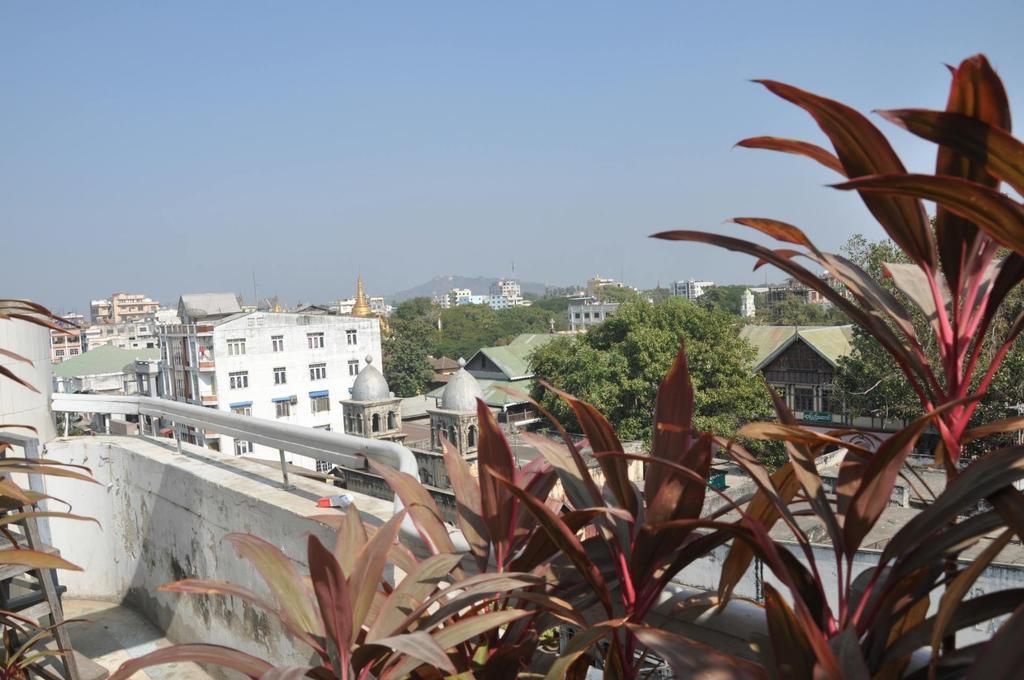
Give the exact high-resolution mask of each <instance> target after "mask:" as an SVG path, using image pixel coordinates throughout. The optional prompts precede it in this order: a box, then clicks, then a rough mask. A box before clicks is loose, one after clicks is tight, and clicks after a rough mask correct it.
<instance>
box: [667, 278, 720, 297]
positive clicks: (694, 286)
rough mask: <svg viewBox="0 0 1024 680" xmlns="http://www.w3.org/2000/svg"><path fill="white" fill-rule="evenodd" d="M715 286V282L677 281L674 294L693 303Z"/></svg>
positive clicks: (673, 288) (673, 286) (673, 289)
mask: <svg viewBox="0 0 1024 680" xmlns="http://www.w3.org/2000/svg"><path fill="white" fill-rule="evenodd" d="M714 285H715V282H714V281H694V280H693V279H688V280H686V281H676V282H675V283H673V284H672V294H673V295H678V296H679V297H683V298H686V299H687V300H690V301H691V302H692V301H693V300H696V299H697V298H699V297H700V296H701V295H703V294H704V293H705V292H707V290H708V288H713V287H714Z"/></svg>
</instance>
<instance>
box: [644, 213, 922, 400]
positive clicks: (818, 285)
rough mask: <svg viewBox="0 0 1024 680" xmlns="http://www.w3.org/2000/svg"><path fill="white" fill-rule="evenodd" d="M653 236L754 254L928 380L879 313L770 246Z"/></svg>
mask: <svg viewBox="0 0 1024 680" xmlns="http://www.w3.org/2000/svg"><path fill="white" fill-rule="evenodd" d="M653 238H660V239H665V240H668V241H692V242H696V243H707V244H710V245H714V246H718V247H720V248H725V249H726V250H731V251H734V252H740V253H746V254H747V255H753V256H754V257H757V258H758V259H760V260H764V261H765V262H767V263H769V264H772V265H774V266H775V267H777V268H779V269H781V270H782V271H784V272H786V273H787V274H789V275H790V276H792V277H793V278H794V279H796V280H797V281H799V282H800V283H803V284H804V285H806V286H807V287H808V288H811V289H812V290H815V291H817V292H818V293H820V294H821V296H822V297H823V298H825V299H826V300H828V301H829V302H831V303H832V304H833V305H834V306H835V307H836V309H838V310H840V311H841V312H843V313H844V314H846V316H847V317H849V318H850V320H851V321H853V322H855V323H858V324H860V325H861V326H863V327H864V328H865V329H866V330H868V331H870V332H871V334H872V336H873V337H874V338H875V339H876V340H878V342H879V343H880V344H881V345H882V346H883V347H884V348H885V349H886V350H887V351H888V352H889V354H890V355H892V357H893V359H895V360H896V362H897V363H898V364H899V365H900V367H901V368H902V369H903V370H904V372H905V373H906V374H908V375H909V376H916V377H917V379H918V381H919V383H920V384H918V383H915V382H913V380H911V386H912V387H914V388H915V389H916V390H919V391H920V389H921V386H922V385H925V386H926V385H927V384H928V383H929V381H928V379H927V378H928V376H930V375H931V369H930V368H929V367H928V366H927V365H926V363H925V362H924V360H923V358H922V357H919V356H917V355H916V354H915V353H914V352H913V350H912V349H911V348H910V347H908V346H907V345H906V344H905V341H904V340H902V339H901V338H899V337H898V336H897V335H896V334H895V333H894V332H893V330H892V329H891V328H889V325H888V324H887V323H885V322H884V321H883V320H882V319H881V318H880V317H878V316H876V314H873V313H868V312H865V311H864V310H862V309H861V308H860V307H858V306H857V305H855V304H853V303H852V302H850V301H849V300H847V299H846V298H845V297H843V296H842V295H841V294H840V293H839V292H837V291H836V290H834V289H833V288H832V287H831V286H830V285H828V283H826V282H824V281H822V280H821V279H820V278H818V276H816V275H815V274H814V273H812V272H811V271H809V270H808V269H806V268H805V267H802V266H800V265H799V264H796V263H795V262H794V261H793V260H791V259H789V258H786V257H781V256H779V255H778V254H777V253H775V252H774V251H772V250H771V249H769V248H765V247H764V246H761V245H758V244H756V243H752V242H750V241H744V240H743V239H738V238H733V237H731V236H723V235H721V234H713V233H709V232H703V231H686V230H675V231H665V232H661V233H658V234H654V235H653Z"/></svg>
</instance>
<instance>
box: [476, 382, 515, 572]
mask: <svg viewBox="0 0 1024 680" xmlns="http://www.w3.org/2000/svg"><path fill="white" fill-rule="evenodd" d="M476 413H477V420H478V421H479V423H480V441H479V443H478V445H477V461H478V469H479V471H480V509H481V512H482V514H483V520H484V522H485V523H486V524H487V528H488V531H489V533H490V539H491V545H492V546H493V547H494V552H495V558H496V559H497V563H498V565H499V568H501V567H502V566H504V564H505V562H506V561H507V560H508V558H509V552H510V550H509V549H510V546H511V542H512V533H513V532H514V531H515V528H516V526H517V524H518V517H517V514H518V513H517V510H518V509H517V508H516V506H515V503H514V502H513V498H512V495H511V494H510V493H509V492H508V491H507V490H506V489H505V488H504V487H503V486H502V485H501V483H499V482H498V479H508V480H514V479H515V477H516V462H515V458H514V457H513V456H512V450H511V449H509V447H508V442H507V441H505V435H504V434H502V432H501V428H500V427H499V426H498V423H497V421H495V419H494V415H492V414H491V410H490V409H489V408H488V407H487V404H485V403H484V401H483V400H482V399H477V404H476Z"/></svg>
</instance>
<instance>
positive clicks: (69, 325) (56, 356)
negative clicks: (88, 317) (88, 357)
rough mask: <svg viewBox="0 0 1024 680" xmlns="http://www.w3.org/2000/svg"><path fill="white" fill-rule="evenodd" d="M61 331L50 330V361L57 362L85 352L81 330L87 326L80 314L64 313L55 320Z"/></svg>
mask: <svg viewBox="0 0 1024 680" xmlns="http://www.w3.org/2000/svg"><path fill="white" fill-rule="evenodd" d="M54 323H56V324H57V325H58V326H60V327H61V328H63V329H64V330H63V331H58V330H50V361H51V362H53V363H55V364H59V363H61V362H62V361H65V360H66V359H70V358H71V357H76V356H79V355H80V354H82V353H83V352H85V343H84V341H83V332H84V331H85V327H86V326H87V324H86V322H85V317H84V316H82V315H81V314H66V315H65V316H63V317H61V318H60V319H59V320H57V321H55V322H54Z"/></svg>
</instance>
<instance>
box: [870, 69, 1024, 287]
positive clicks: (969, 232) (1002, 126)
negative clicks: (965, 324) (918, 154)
mask: <svg viewBox="0 0 1024 680" xmlns="http://www.w3.org/2000/svg"><path fill="white" fill-rule="evenodd" d="M946 111H947V112H948V113H946V114H939V115H940V116H943V115H945V116H953V117H956V118H961V120H959V121H947V124H943V123H941V122H939V121H936V120H934V118H932V117H926V118H925V119H924V120H920V119H918V120H915V118H916V117H915V116H914V115H913V114H911V116H910V117H909V118H904V117H903V116H900V115H899V113H900V112H897V111H890V112H884V111H883V112H881V114H882V116H883V117H885V118H887V119H889V120H890V121H893V122H895V123H896V124H897V125H902V126H903V127H905V128H907V129H908V130H909V131H910V132H912V133H914V134H917V135H919V136H921V137H924V138H925V139H930V140H931V141H933V142H937V143H938V144H939V145H940V146H939V152H938V156H937V158H936V162H935V174H936V175H947V176H950V177H961V178H963V179H967V180H971V181H973V182H978V183H980V184H985V185H987V186H990V187H992V188H993V189H995V188H997V186H998V182H997V181H996V180H995V178H994V177H993V175H995V176H998V175H997V174H996V173H992V175H990V174H989V173H987V172H986V166H987V165H989V164H990V163H991V160H990V154H986V153H985V150H984V147H985V146H986V145H985V143H984V142H985V139H986V137H985V136H984V135H985V132H984V128H986V127H988V126H989V125H991V126H993V127H994V128H995V129H996V131H998V132H999V133H1001V134H1004V135H1005V136H1007V137H1008V136H1009V135H1007V134H1006V133H1003V132H1002V130H1006V131H1007V132H1008V131H1009V129H1010V107H1009V103H1008V101H1007V97H1006V90H1005V89H1003V84H1002V82H1001V81H1000V80H999V76H997V75H996V73H995V71H994V70H992V67H991V66H990V65H989V63H988V60H987V59H985V57H984V56H982V55H975V56H973V57H971V58H969V59H965V60H964V61H963V62H961V64H960V66H959V68H957V69H955V70H953V82H952V83H951V85H950V88H949V99H948V100H947V102H946ZM950 122H952V124H949V123H950ZM979 127H981V128H982V129H981V130H979V129H978V128H979ZM928 132H931V133H932V134H928ZM979 132H981V134H982V136H981V137H980V138H979V137H978V133H979ZM935 133H938V134H935ZM972 133H973V134H972ZM965 136H966V137H967V139H968V140H970V141H973V142H975V144H972V146H973V147H974V149H973V151H974V153H971V152H966V153H965V152H964V150H963V148H962V147H961V145H960V144H957V143H955V142H952V140H954V139H955V140H957V141H959V140H961V139H963V137H965ZM951 137H952V139H950V138H951ZM951 142H952V143H951ZM977 142H981V152H982V155H981V156H978V155H977V151H978V147H977V146H976V143H977ZM1019 167H1020V166H1018V168H1019ZM1018 172H1019V170H1018ZM977 235H978V228H977V226H975V225H974V224H972V223H971V222H970V221H968V220H965V219H964V218H962V217H960V216H959V215H956V214H954V213H951V212H950V211H949V210H946V209H945V208H944V207H943V206H939V207H938V209H937V210H936V213H935V236H936V240H937V242H938V246H939V255H940V256H941V259H942V265H943V266H942V269H943V273H944V274H945V276H946V280H947V281H948V282H949V285H950V287H951V288H956V289H960V288H961V287H962V285H963V282H964V280H965V279H966V278H967V276H968V274H967V269H968V266H969V263H970V260H971V259H972V258H973V257H974V256H975V253H976V240H977Z"/></svg>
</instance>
